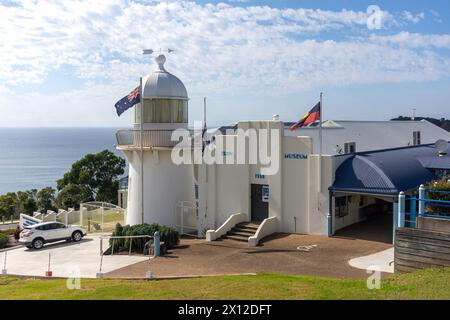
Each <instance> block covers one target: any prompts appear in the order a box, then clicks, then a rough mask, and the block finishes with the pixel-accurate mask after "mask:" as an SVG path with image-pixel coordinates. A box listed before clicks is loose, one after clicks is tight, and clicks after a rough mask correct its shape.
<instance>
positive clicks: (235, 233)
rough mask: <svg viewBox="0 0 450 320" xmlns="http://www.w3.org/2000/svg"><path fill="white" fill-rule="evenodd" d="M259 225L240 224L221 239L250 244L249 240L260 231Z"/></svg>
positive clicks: (250, 223) (254, 223)
mask: <svg viewBox="0 0 450 320" xmlns="http://www.w3.org/2000/svg"><path fill="white" fill-rule="evenodd" d="M259 224H260V223H258V222H242V223H238V224H237V225H236V226H235V227H234V228H233V229H231V230H230V231H228V232H227V233H226V234H225V235H223V236H222V237H221V239H229V240H235V241H241V242H248V238H249V237H251V236H253V235H254V234H255V233H256V230H258V227H259Z"/></svg>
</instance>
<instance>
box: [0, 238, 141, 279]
mask: <svg viewBox="0 0 450 320" xmlns="http://www.w3.org/2000/svg"><path fill="white" fill-rule="evenodd" d="M104 235H105V234H103V236H104ZM100 236H102V234H89V235H88V236H86V237H84V238H83V239H82V240H81V241H80V242H65V241H63V242H56V243H52V244H47V245H45V246H44V247H43V248H42V249H40V250H33V249H27V248H25V247H23V246H20V247H19V248H16V249H12V250H9V251H7V255H6V257H7V258H6V269H7V272H8V274H13V275H25V276H44V275H45V272H46V271H47V270H48V263H49V254H50V270H51V271H53V276H54V277H73V276H80V277H83V278H95V276H96V273H97V272H99V268H100ZM4 259H5V252H1V253H0V264H1V268H2V269H3V263H4ZM148 259H149V258H148V257H144V256H133V255H131V256H128V255H114V256H103V262H102V272H110V271H113V270H116V269H120V268H123V267H126V266H128V265H131V264H135V263H138V262H142V261H145V260H148Z"/></svg>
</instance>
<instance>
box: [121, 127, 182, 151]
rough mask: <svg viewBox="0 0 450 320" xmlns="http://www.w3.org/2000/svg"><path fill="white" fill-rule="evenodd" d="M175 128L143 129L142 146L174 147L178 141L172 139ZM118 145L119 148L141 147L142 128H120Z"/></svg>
mask: <svg viewBox="0 0 450 320" xmlns="http://www.w3.org/2000/svg"><path fill="white" fill-rule="evenodd" d="M172 132H173V130H142V147H144V148H151V147H173V146H175V145H176V144H177V143H178V141H172V140H171V136H172ZM116 140H117V146H118V147H119V148H140V147H141V131H140V130H131V129H129V130H118V131H117V132H116Z"/></svg>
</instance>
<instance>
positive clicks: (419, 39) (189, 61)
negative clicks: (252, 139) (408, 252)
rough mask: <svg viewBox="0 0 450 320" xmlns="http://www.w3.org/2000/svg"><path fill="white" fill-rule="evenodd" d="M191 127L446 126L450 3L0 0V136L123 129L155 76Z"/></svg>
mask: <svg viewBox="0 0 450 320" xmlns="http://www.w3.org/2000/svg"><path fill="white" fill-rule="evenodd" d="M149 48H152V49H154V50H156V51H159V50H160V49H161V50H162V51H166V50H167V48H170V49H173V50H174V52H173V53H170V54H168V53H166V56H167V62H166V65H165V67H166V69H167V70H168V71H169V72H171V73H173V74H175V75H176V76H177V77H178V78H180V79H181V80H182V81H183V83H184V84H185V86H186V88H187V90H188V94H189V97H190V101H189V118H190V119H189V120H190V122H191V123H192V122H193V121H194V120H202V119H203V115H202V112H203V106H202V103H203V97H207V101H208V108H207V122H208V126H216V125H225V124H231V123H235V122H237V121H239V120H268V119H271V118H272V115H273V114H279V115H280V119H281V120H283V121H296V120H298V118H300V117H301V116H303V115H304V113H305V112H306V111H308V110H309V109H310V108H311V107H312V106H314V104H315V103H316V102H317V101H318V99H319V94H320V92H323V94H324V101H323V118H324V119H334V120H344V119H345V120H389V119H391V118H393V117H396V116H399V115H411V114H412V109H413V108H415V109H416V110H417V111H416V115H418V116H430V117H436V118H441V117H446V118H450V103H449V101H450V2H449V1H440V0H437V1H422V0H420V1H419V0H417V1H405V0H396V1H390V0H389V1H388V0H372V1H364V0H345V1H336V0H305V1H302V0H284V1H282V0H275V1H268V0H267V1H257V0H228V1H225V0H224V1H204V0H197V1H151V0H147V1H144V0H135V1H126V0H102V1H97V0H94V1H91V0H79V1H53V0H49V1H39V0H0V58H1V59H0V114H1V116H0V127H92V126H108V127H129V126H131V125H132V123H133V112H132V111H131V110H129V111H127V112H126V113H124V114H123V115H122V116H121V117H118V116H117V115H116V113H115V109H114V104H115V102H116V101H118V100H119V99H120V98H122V97H123V96H125V95H127V94H128V93H129V92H130V91H132V90H133V89H134V88H135V87H136V86H137V85H138V83H139V77H141V76H145V75H146V74H148V73H150V72H152V71H153V70H154V69H155V66H156V65H155V62H154V61H153V59H154V57H150V56H144V55H142V49H149Z"/></svg>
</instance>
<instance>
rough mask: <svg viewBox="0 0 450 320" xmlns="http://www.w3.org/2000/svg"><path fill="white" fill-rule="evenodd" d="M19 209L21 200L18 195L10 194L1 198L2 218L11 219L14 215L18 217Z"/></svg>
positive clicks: (0, 209) (0, 212)
mask: <svg viewBox="0 0 450 320" xmlns="http://www.w3.org/2000/svg"><path fill="white" fill-rule="evenodd" d="M18 207H19V199H18V198H17V194H16V193H14V192H8V193H7V194H4V195H1V196H0V216H4V217H6V218H9V217H10V216H12V215H16V213H17V212H18Z"/></svg>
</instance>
